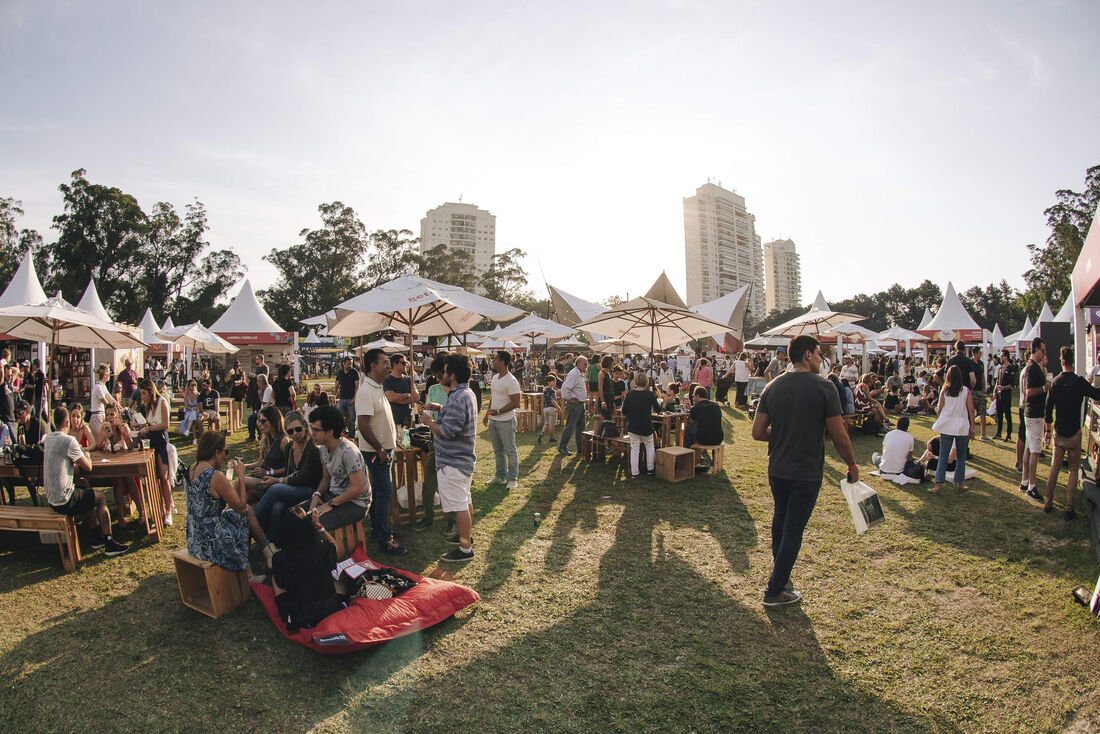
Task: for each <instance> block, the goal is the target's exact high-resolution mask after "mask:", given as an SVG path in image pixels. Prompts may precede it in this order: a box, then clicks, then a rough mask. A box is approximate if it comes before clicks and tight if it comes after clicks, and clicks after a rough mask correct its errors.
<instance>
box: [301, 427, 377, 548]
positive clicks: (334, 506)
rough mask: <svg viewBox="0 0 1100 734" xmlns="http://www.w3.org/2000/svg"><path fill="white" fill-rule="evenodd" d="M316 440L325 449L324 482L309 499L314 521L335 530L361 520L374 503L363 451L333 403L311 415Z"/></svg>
mask: <svg viewBox="0 0 1100 734" xmlns="http://www.w3.org/2000/svg"><path fill="white" fill-rule="evenodd" d="M309 423H310V427H311V430H312V432H313V442H314V443H315V444H317V449H318V450H319V451H320V452H321V464H322V465H323V467H324V468H323V469H322V470H321V483H320V484H319V485H318V487H317V491H316V492H314V493H313V497H311V498H310V501H309V511H310V515H311V516H312V518H313V523H314V525H316V526H317V527H318V528H324V529H325V530H328V531H329V532H332V531H333V530H335V529H336V528H342V527H344V526H345V525H351V524H352V523H354V522H359V521H360V520H362V519H363V516H364V515H366V514H367V507H369V506H370V485H368V484H367V473H366V471H365V469H364V466H363V455H362V454H361V453H359V449H358V448H356V446H355V444H353V443H352V442H351V441H350V440H348V438H347V437H346V436H345V435H344V416H343V415H342V414H341V413H340V411H339V410H338V409H337V408H334V407H332V406H331V405H322V406H321V407H319V408H317V409H315V410H314V411H313V412H312V413H310V415H309Z"/></svg>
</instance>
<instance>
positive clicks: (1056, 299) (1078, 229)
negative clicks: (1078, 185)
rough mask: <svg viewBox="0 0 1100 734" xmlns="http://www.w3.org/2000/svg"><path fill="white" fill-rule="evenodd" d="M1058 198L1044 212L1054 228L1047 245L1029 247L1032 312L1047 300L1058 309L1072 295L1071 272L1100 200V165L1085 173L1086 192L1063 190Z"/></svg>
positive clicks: (1027, 297)
mask: <svg viewBox="0 0 1100 734" xmlns="http://www.w3.org/2000/svg"><path fill="white" fill-rule="evenodd" d="M1054 197H1055V199H1056V201H1055V203H1054V204H1053V205H1052V206H1050V207H1049V208H1047V209H1046V211H1044V212H1043V214H1045V215H1046V218H1047V226H1048V227H1049V228H1050V235H1049V236H1048V237H1047V241H1046V244H1045V245H1036V244H1030V245H1028V246H1027V249H1028V252H1029V253H1030V255H1031V269H1030V270H1028V271H1027V272H1026V273H1024V282H1026V283H1027V290H1026V291H1025V292H1024V294H1023V296H1022V300H1023V306H1024V308H1025V309H1026V310H1027V311H1029V312H1037V311H1038V310H1039V309H1040V308H1042V305H1043V302H1044V301H1046V302H1049V303H1050V304H1051V305H1052V307H1054V308H1057V307H1058V304H1061V303H1063V302H1064V301H1065V300H1066V296H1068V295H1069V291H1070V275H1071V274H1072V273H1073V266H1074V264H1075V263H1076V262H1077V256H1078V255H1080V254H1081V247H1082V245H1084V243H1085V236H1086V235H1087V234H1088V231H1089V226H1091V224H1092V217H1093V214H1095V213H1096V205H1097V202H1098V201H1100V165H1097V166H1093V167H1092V168H1090V169H1088V171H1086V172H1085V190H1084V191H1082V192H1080V193H1078V192H1076V191H1071V190H1069V189H1062V190H1061V191H1057V192H1055V194H1054Z"/></svg>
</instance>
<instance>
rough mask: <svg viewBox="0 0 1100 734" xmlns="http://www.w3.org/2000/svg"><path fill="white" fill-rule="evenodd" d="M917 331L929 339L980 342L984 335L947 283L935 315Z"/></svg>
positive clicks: (949, 283)
mask: <svg viewBox="0 0 1100 734" xmlns="http://www.w3.org/2000/svg"><path fill="white" fill-rule="evenodd" d="M917 331H919V332H921V333H922V334H924V335H925V336H926V337H928V338H929V339H932V340H935V341H943V342H951V341H956V340H958V339H961V340H963V341H968V342H980V341H981V340H982V337H983V336H984V334H983V332H982V327H980V326H978V322H977V321H975V320H974V318H973V317H972V316H971V315H970V314H969V313H968V312H967V310H966V307H965V306H963V304H962V301H961V300H960V299H959V294H958V293H956V292H955V286H954V285H953V284H952V283H951V282H948V283H947V291H946V292H945V293H944V294H943V303H941V304H940V307H939V309H938V310H937V311H936V315H935V316H933V317H932V320H931V321H929V322H928V323H927V324H925V326H924V328H923V329H917Z"/></svg>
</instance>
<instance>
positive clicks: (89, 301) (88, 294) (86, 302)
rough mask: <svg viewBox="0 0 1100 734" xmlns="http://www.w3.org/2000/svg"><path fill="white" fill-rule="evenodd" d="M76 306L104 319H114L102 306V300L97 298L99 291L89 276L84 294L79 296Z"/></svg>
mask: <svg viewBox="0 0 1100 734" xmlns="http://www.w3.org/2000/svg"><path fill="white" fill-rule="evenodd" d="M76 307H77V308H82V309H84V310H85V311H87V312H88V313H90V314H92V315H93V316H98V317H99V318H101V319H103V320H104V321H111V322H113V321H114V319H112V318H111V316H110V314H108V313H107V309H105V308H104V307H103V301H101V300H99V291H98V290H96V287H95V281H94V280H92V279H90V278H89V279H88V287H87V288H85V289H84V295H83V296H81V297H80V303H78V304H76Z"/></svg>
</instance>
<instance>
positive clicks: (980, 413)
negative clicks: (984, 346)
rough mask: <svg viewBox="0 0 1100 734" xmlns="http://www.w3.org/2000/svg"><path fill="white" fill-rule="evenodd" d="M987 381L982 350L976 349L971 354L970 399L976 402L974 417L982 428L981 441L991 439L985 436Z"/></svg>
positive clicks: (987, 404) (987, 403)
mask: <svg viewBox="0 0 1100 734" xmlns="http://www.w3.org/2000/svg"><path fill="white" fill-rule="evenodd" d="M985 379H986V375H985V362H984V361H982V350H981V348H979V347H975V348H974V351H973V352H971V353H970V381H971V382H972V383H973V385H972V387H971V388H970V397H971V398H972V399H973V401H974V417H975V418H976V419H977V420H978V423H979V425H981V428H982V435H981V436H979V437H978V440H979V441H988V440H989V437H988V436H986V435H985V411H986V409H987V408H988V407H989V400H988V398H987V396H986V393H985ZM964 384H965V383H964Z"/></svg>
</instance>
